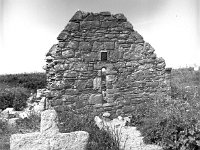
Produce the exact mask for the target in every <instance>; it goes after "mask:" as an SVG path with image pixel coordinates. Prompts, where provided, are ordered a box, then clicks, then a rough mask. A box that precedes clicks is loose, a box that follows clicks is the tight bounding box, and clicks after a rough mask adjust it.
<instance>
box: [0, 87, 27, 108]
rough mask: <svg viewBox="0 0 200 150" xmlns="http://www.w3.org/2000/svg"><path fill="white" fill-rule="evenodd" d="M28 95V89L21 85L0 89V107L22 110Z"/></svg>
mask: <svg viewBox="0 0 200 150" xmlns="http://www.w3.org/2000/svg"><path fill="white" fill-rule="evenodd" d="M28 97H29V92H28V90H27V89H25V88H22V87H14V88H6V89H1V90H0V109H5V108H7V107H13V108H14V109H15V110H22V109H23V108H25V106H26V101H27V99H28Z"/></svg>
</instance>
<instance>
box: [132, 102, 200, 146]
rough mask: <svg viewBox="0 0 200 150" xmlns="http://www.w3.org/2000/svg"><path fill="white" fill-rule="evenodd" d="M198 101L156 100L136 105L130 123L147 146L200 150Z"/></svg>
mask: <svg viewBox="0 0 200 150" xmlns="http://www.w3.org/2000/svg"><path fill="white" fill-rule="evenodd" d="M197 106H199V102H198V99H193V100H190V101H185V100H178V99H176V100H174V99H172V100H171V101H162V100H160V101H157V103H155V102H149V103H146V104H141V105H140V106H137V107H136V109H135V112H134V113H133V117H132V120H131V124H132V125H134V126H137V127H138V129H139V130H140V131H141V133H142V135H143V136H144V141H145V142H146V143H148V144H158V145H160V146H162V147H163V148H164V149H166V150H169V149H170V150H180V149H181V150H197V149H200V128H199V120H200V113H199V107H197Z"/></svg>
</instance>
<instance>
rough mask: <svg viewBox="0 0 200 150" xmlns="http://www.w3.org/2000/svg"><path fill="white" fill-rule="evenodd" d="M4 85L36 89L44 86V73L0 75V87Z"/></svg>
mask: <svg viewBox="0 0 200 150" xmlns="http://www.w3.org/2000/svg"><path fill="white" fill-rule="evenodd" d="M4 87H23V88H26V89H29V90H32V91H36V90H37V89H42V88H45V87H46V75H45V73H22V74H6V75H0V89H1V88H4Z"/></svg>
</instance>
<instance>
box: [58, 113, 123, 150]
mask: <svg viewBox="0 0 200 150" xmlns="http://www.w3.org/2000/svg"><path fill="white" fill-rule="evenodd" d="M58 116H59V128H60V131H61V132H64V133H68V132H73V131H80V130H82V131H87V132H88V133H89V135H90V137H89V142H88V145H87V149H88V150H118V149H119V143H117V141H116V140H115V139H113V138H112V137H111V135H110V134H109V133H107V132H106V131H104V130H100V129H99V128H98V127H97V126H96V125H95V121H94V115H92V114H90V113H87V114H84V115H80V114H75V113H74V112H73V111H68V112H62V113H60V115H58Z"/></svg>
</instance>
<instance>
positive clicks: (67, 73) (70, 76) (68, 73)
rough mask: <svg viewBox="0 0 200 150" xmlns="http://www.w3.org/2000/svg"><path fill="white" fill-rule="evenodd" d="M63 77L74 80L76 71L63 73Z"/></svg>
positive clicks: (76, 74)
mask: <svg viewBox="0 0 200 150" xmlns="http://www.w3.org/2000/svg"><path fill="white" fill-rule="evenodd" d="M63 76H64V77H65V78H76V77H77V76H78V73H77V72H76V71H66V72H64V74H63Z"/></svg>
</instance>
